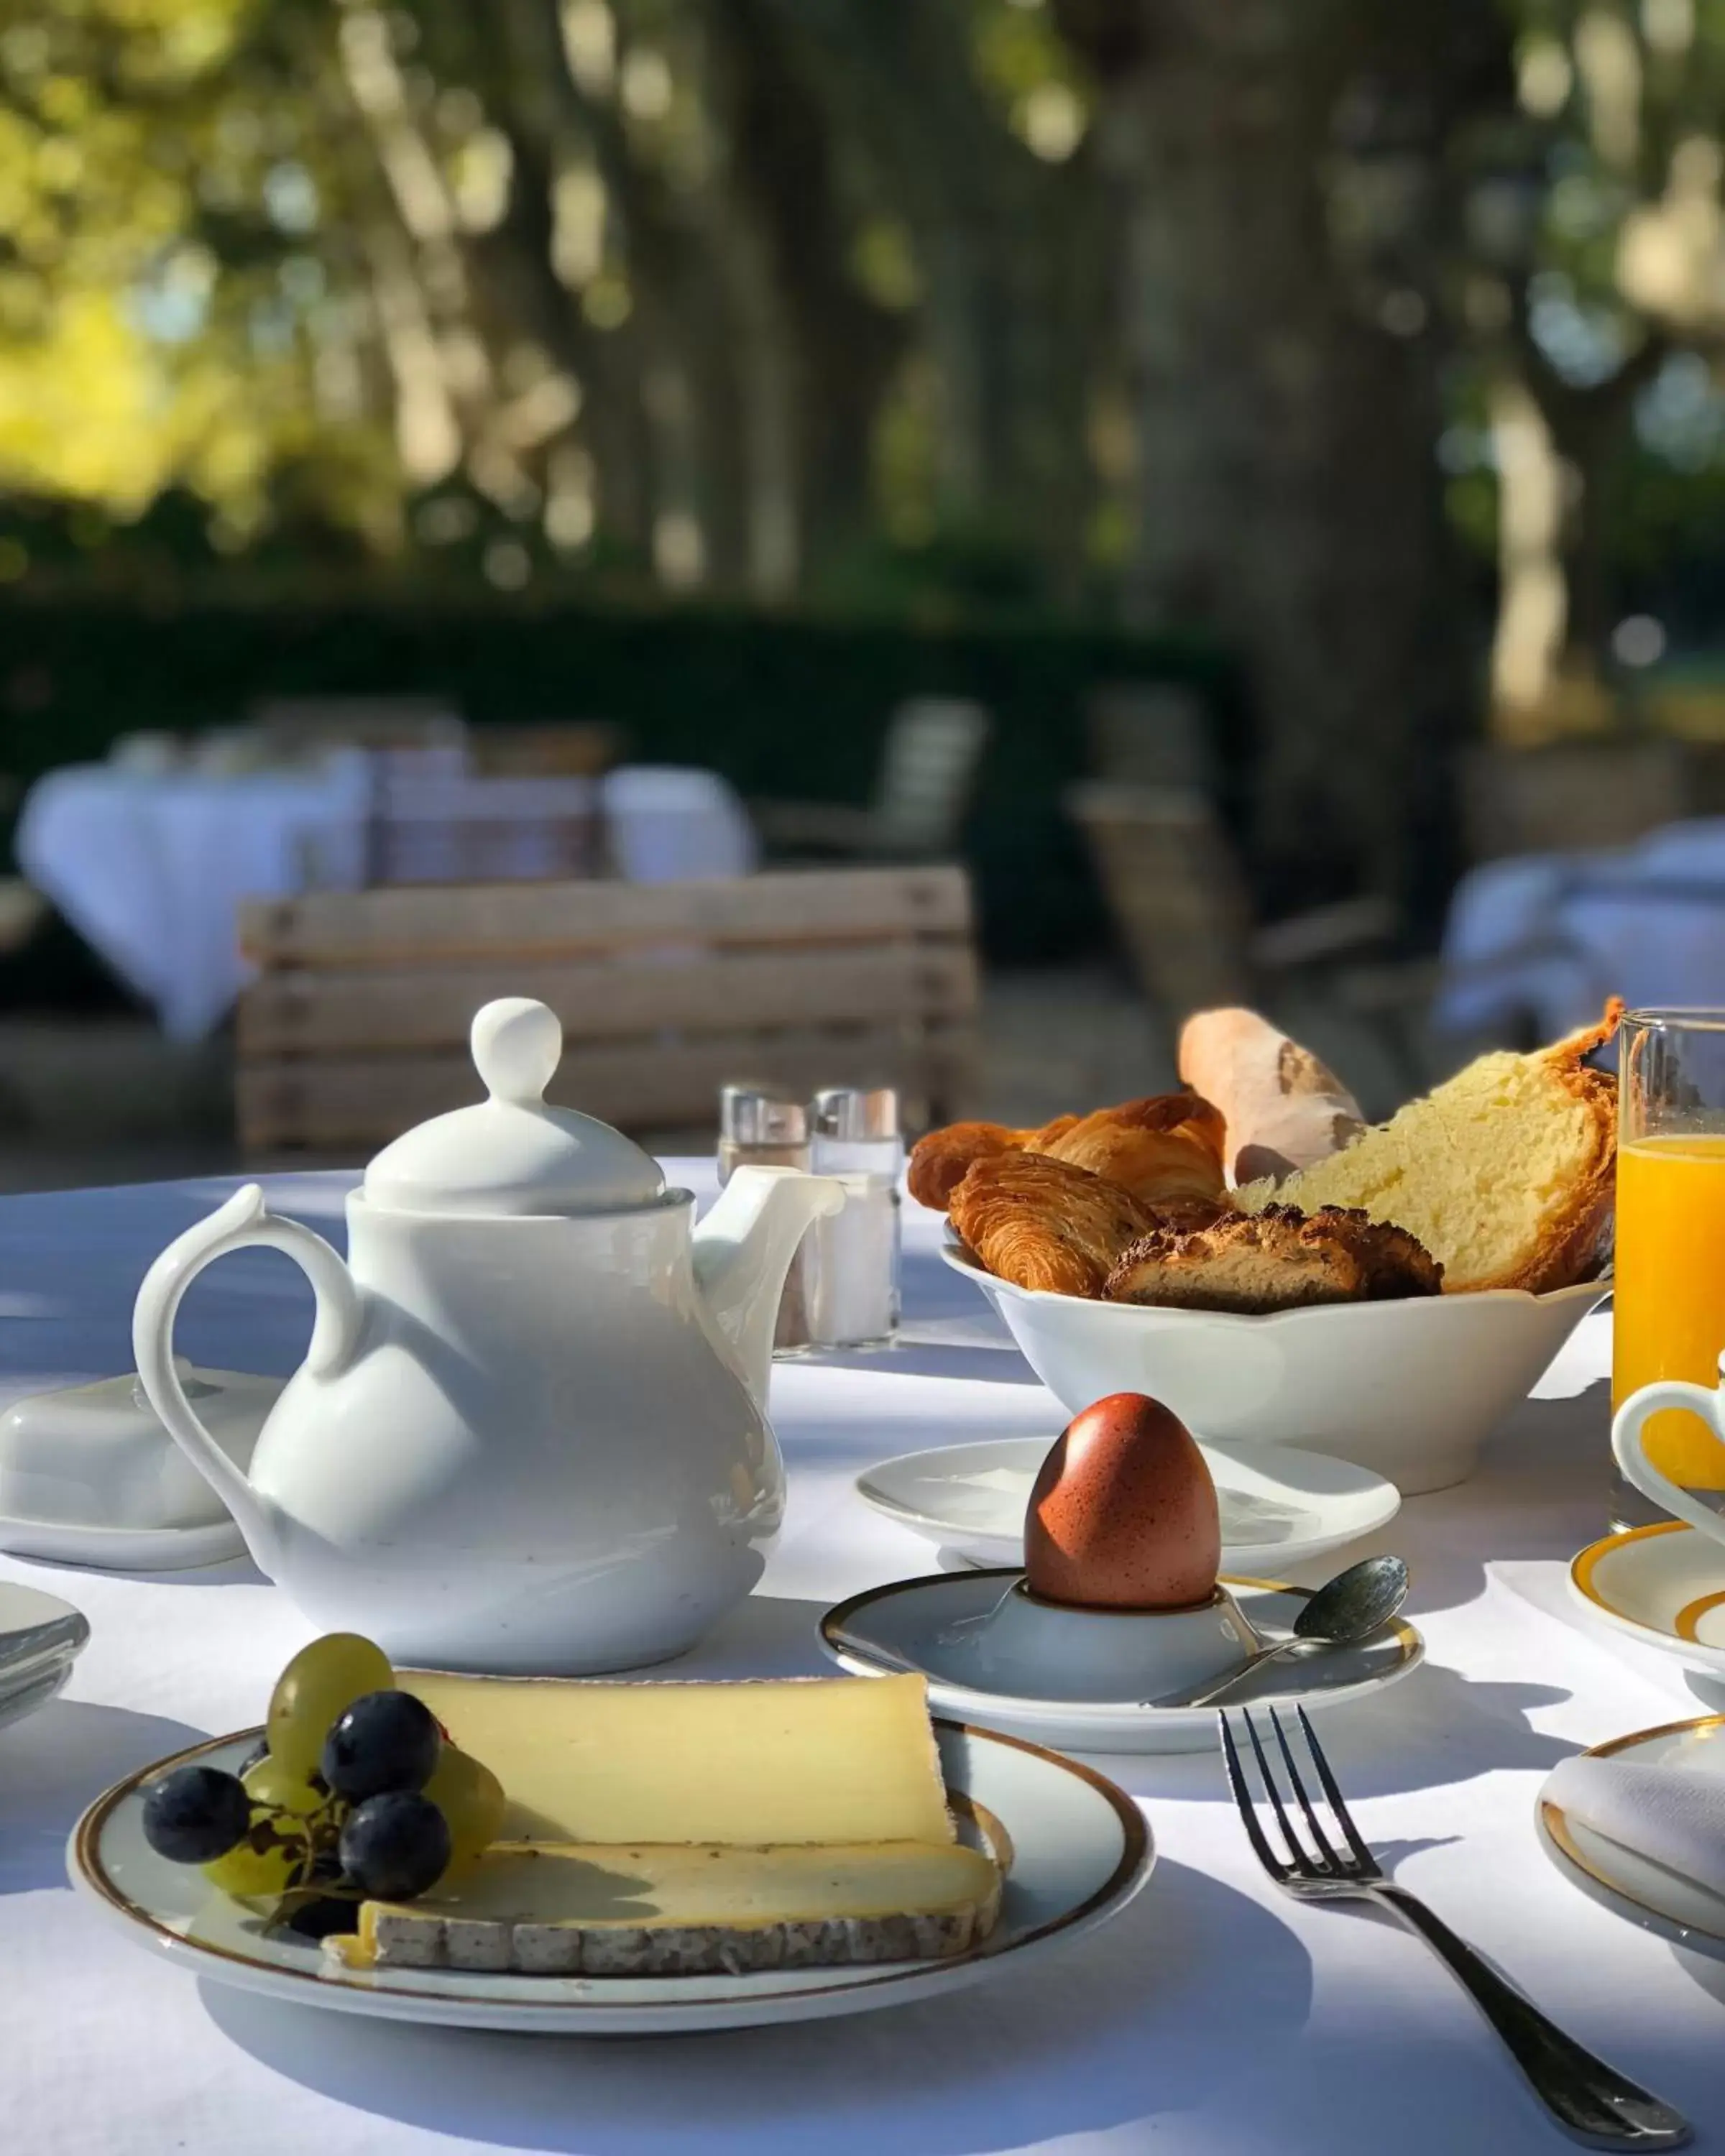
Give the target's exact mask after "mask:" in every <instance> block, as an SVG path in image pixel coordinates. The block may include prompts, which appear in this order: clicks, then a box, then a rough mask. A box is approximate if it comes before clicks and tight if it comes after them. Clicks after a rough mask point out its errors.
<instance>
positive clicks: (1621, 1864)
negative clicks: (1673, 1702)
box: [1535, 1714, 1725, 1961]
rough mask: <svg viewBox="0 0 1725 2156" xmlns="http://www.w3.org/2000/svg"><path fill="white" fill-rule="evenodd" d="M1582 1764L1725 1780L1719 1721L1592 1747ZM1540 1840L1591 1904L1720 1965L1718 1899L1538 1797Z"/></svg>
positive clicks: (1723, 1725)
mask: <svg viewBox="0 0 1725 2156" xmlns="http://www.w3.org/2000/svg"><path fill="white" fill-rule="evenodd" d="M1584 1756H1585V1757H1586V1758H1589V1759H1633V1760H1634V1761H1635V1763H1636V1764H1637V1765H1638V1766H1642V1767H1671V1768H1682V1769H1685V1770H1686V1771H1689V1772H1699V1773H1702V1774H1717V1775H1718V1776H1719V1777H1720V1778H1721V1779H1725V1715H1721V1714H1704V1715H1701V1716H1698V1717H1697V1718H1696V1719H1695V1720H1694V1721H1692V1722H1665V1723H1662V1724H1661V1726H1660V1727H1658V1728H1656V1729H1640V1730H1637V1731H1636V1732H1635V1733H1634V1734H1633V1735H1632V1736H1629V1737H1618V1738H1613V1740H1612V1741H1611V1743H1609V1744H1596V1745H1594V1748H1593V1749H1592V1750H1591V1751H1590V1752H1589V1753H1586V1754H1585V1755H1584ZM1535 1809H1536V1817H1537V1821H1538V1829H1539V1838H1540V1840H1541V1841H1542V1842H1543V1844H1544V1845H1545V1850H1546V1853H1547V1855H1548V1856H1550V1858H1551V1860H1552V1861H1553V1863H1554V1864H1555V1865H1556V1866H1557V1867H1558V1871H1561V1872H1562V1873H1563V1876H1565V1877H1566V1878H1567V1879H1568V1880H1569V1881H1571V1882H1572V1883H1573V1884H1574V1885H1575V1886H1579V1888H1580V1889H1581V1891H1582V1892H1583V1893H1584V1894H1586V1895H1587V1896H1588V1897H1589V1898H1590V1899H1591V1900H1593V1901H1595V1902H1600V1903H1602V1904H1603V1905H1604V1907H1606V1908H1608V1909H1612V1910H1615V1912H1616V1913H1617V1914H1618V1915H1619V1916H1620V1917H1627V1918H1628V1919H1629V1921H1630V1923H1632V1924H1639V1925H1640V1927H1641V1928H1642V1929H1643V1930H1644V1931H1650V1932H1655V1933H1657V1934H1658V1935H1659V1937H1660V1938H1664V1939H1669V1940H1670V1941H1671V1943H1672V1944H1673V1945H1676V1946H1683V1947H1688V1948H1692V1950H1693V1951H1694V1952H1695V1953H1703V1954H1708V1955H1711V1956H1712V1957H1713V1958H1715V1959H1717V1960H1721V1961H1725V1897H1721V1896H1719V1895H1717V1894H1714V1893H1712V1892H1709V1890H1708V1889H1707V1887H1705V1886H1700V1885H1698V1884H1697V1882H1696V1881H1694V1880H1692V1879H1685V1878H1684V1877H1683V1876H1681V1874H1680V1873H1678V1872H1676V1871H1669V1870H1667V1868H1666V1866H1664V1865H1662V1864H1656V1863H1655V1862H1654V1861H1653V1860H1652V1858H1651V1857H1648V1856H1641V1855H1640V1854H1639V1852H1637V1851H1635V1850H1633V1849H1625V1847H1624V1845H1622V1843H1621V1842H1617V1841H1613V1840H1611V1839H1610V1837H1609V1835H1603V1834H1598V1833H1595V1832H1594V1829H1593V1828H1591V1827H1589V1826H1586V1825H1583V1824H1582V1822H1581V1821H1580V1820H1577V1819H1574V1818H1572V1817H1571V1815H1569V1814H1568V1812H1566V1811H1565V1810H1563V1808H1562V1806H1561V1805H1558V1804H1553V1803H1552V1802H1551V1800H1550V1799H1548V1797H1546V1796H1544V1795H1543V1794H1542V1795H1541V1797H1540V1798H1539V1799H1538V1804H1537V1806H1536V1808H1535Z"/></svg>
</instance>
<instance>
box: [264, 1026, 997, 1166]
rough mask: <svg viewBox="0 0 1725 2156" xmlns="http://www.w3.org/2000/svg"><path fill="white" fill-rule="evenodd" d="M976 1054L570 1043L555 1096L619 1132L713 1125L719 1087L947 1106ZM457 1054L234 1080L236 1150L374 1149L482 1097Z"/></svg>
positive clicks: (835, 1034)
mask: <svg viewBox="0 0 1725 2156" xmlns="http://www.w3.org/2000/svg"><path fill="white" fill-rule="evenodd" d="M973 1048H974V1036H973V1032H972V1029H970V1028H969V1027H968V1025H964V1024H957V1025H942V1026H930V1027H927V1028H923V1029H903V1028H880V1027H867V1028H855V1029H852V1028H834V1029H832V1030H830V1031H829V1032H828V1033H825V1034H821V1033H818V1032H814V1031H805V1032H799V1033H795V1034H790V1033H783V1034H762V1035H760V1036H756V1037H749V1036H742V1037H734V1038H732V1039H706V1040H701V1041H690V1042H681V1043H676V1044H672V1045H665V1046H655V1047H643V1046H638V1045H624V1046H618V1045H573V1046H572V1047H571V1048H570V1050H568V1052H567V1054H566V1055H565V1056H564V1059H563V1062H562V1068H561V1069H560V1070H559V1071H558V1073H557V1078H556V1080H555V1081H554V1082H553V1084H552V1089H551V1097H552V1099H553V1100H554V1101H557V1102H559V1103H560V1104H562V1105H563V1106H571V1107H578V1108H582V1109H584V1110H585V1111H587V1112H588V1114H589V1115H594V1116H600V1117H601V1118H603V1120H604V1121H605V1122H609V1123H614V1124H617V1125H618V1126H619V1127H622V1128H624V1129H626V1130H646V1129H650V1128H652V1127H655V1126H658V1127H670V1126H673V1125H676V1124H696V1125H700V1126H701V1127H707V1126H711V1124H713V1123H714V1122H716V1109H717V1098H718V1089H719V1087H720V1086H723V1085H726V1084H727V1083H731V1082H733V1081H741V1082H744V1083H747V1082H753V1081H759V1082H762V1083H764V1084H768V1085H773V1086H783V1087H784V1088H785V1089H787V1090H788V1091H789V1092H791V1093H792V1095H793V1096H797V1097H805V1096H807V1095H808V1094H809V1093H811V1092H813V1091H815V1089H816V1088H817V1087H819V1086H831V1085H896V1086H899V1087H900V1088H901V1091H904V1092H905V1093H906V1096H913V1097H911V1098H907V1102H906V1106H907V1108H909V1109H910V1111H911V1112H912V1113H915V1112H916V1101H922V1100H927V1099H929V1098H931V1097H932V1098H936V1099H938V1100H941V1101H947V1100H948V1099H950V1097H951V1095H952V1090H953V1088H954V1087H955V1086H958V1085H962V1083H963V1079H964V1076H965V1075H966V1073H967V1071H968V1067H969V1064H970V1060H971V1057H972V1055H973ZM478 1090H479V1088H478V1086H477V1082H476V1081H475V1077H474V1073H473V1066H472V1065H471V1064H470V1062H469V1060H468V1059H467V1057H466V1056H465V1055H462V1054H458V1053H455V1052H453V1051H451V1052H436V1053H427V1054H421V1055H397V1056H379V1055H369V1056H352V1057H342V1058H331V1059H329V1060H321V1059H320V1060H303V1059H291V1060H282V1061H279V1062H262V1061H259V1062H254V1063H250V1064H248V1065H243V1066H242V1067H241V1069H240V1070H239V1119H240V1133H241V1139H242V1142H243V1144H244V1148H245V1150H246V1152H248V1153H249V1154H254V1155H255V1154H257V1153H259V1152H271V1151H275V1150H277V1149H279V1148H280V1147H285V1146H290V1145H297V1146H302V1147H312V1148H316V1149H318V1150H321V1151H328V1150H331V1149H334V1148H336V1147H353V1148H355V1149H357V1148H360V1147H371V1146H374V1145H376V1144H377V1143H379V1142H382V1141H384V1140H387V1139H388V1138H391V1137H394V1136H395V1135H396V1133H397V1132H400V1131H403V1130H405V1129H406V1128H407V1127H408V1126H409V1125H410V1124H413V1123H416V1122H420V1121H422V1120H423V1119H424V1117H425V1116H434V1115H439V1114H441V1113H443V1112H444V1111H446V1110H448V1109H450V1108H457V1107H461V1106H465V1105H466V1104H467V1103H468V1102H470V1101H472V1100H473V1099H474V1098H475V1096H476V1094H477V1092H478Z"/></svg>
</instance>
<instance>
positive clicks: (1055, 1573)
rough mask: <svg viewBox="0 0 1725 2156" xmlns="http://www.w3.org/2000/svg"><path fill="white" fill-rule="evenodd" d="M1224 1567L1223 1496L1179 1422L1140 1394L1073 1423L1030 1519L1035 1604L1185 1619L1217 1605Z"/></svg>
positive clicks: (1027, 1544) (1111, 1401) (1035, 1496)
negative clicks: (1175, 1613)
mask: <svg viewBox="0 0 1725 2156" xmlns="http://www.w3.org/2000/svg"><path fill="white" fill-rule="evenodd" d="M1221 1561H1222V1524H1221V1520H1220V1517H1219V1514H1218V1512H1217V1510H1216V1486H1215V1484H1214V1482H1213V1481H1211V1480H1210V1471H1209V1467H1208V1466H1206V1465H1205V1463H1204V1455H1203V1454H1202V1453H1201V1452H1200V1451H1199V1449H1198V1447H1197V1445H1195V1444H1194V1441H1193V1438H1192V1434H1191V1432H1190V1431H1189V1430H1188V1429H1187V1427H1186V1425H1185V1424H1184V1423H1183V1422H1182V1421H1181V1420H1180V1419H1179V1417H1178V1415H1175V1414H1171V1413H1170V1412H1169V1411H1168V1409H1167V1408H1165V1407H1163V1404H1162V1403H1161V1402H1160V1401H1159V1400H1153V1399H1148V1398H1147V1396H1146V1395H1145V1394H1142V1393H1111V1394H1109V1395H1108V1397H1107V1399H1103V1400H1096V1401H1094V1402H1093V1403H1092V1404H1091V1405H1090V1406H1089V1407H1087V1408H1086V1409H1085V1410H1084V1412H1083V1414H1079V1415H1075V1416H1074V1417H1073V1418H1072V1419H1071V1421H1070V1422H1069V1423H1068V1424H1067V1425H1066V1427H1065V1430H1063V1431H1062V1432H1061V1433H1060V1438H1059V1440H1058V1441H1057V1442H1056V1444H1055V1448H1054V1450H1053V1451H1051V1452H1050V1454H1049V1455H1048V1457H1047V1459H1046V1460H1044V1461H1043V1463H1042V1469H1041V1472H1040V1474H1039V1475H1038V1476H1037V1477H1036V1486H1035V1487H1034V1489H1033V1490H1032V1491H1031V1492H1030V1504H1029V1511H1028V1512H1026V1513H1025V1515H1024V1578H1025V1582H1026V1584H1028V1586H1029V1589H1030V1591H1031V1593H1032V1594H1040V1595H1041V1596H1043V1597H1044V1598H1045V1599H1046V1600H1048V1601H1050V1602H1069V1603H1080V1604H1088V1605H1090V1606H1091V1607H1092V1608H1096V1609H1183V1608H1187V1607H1189V1606H1190V1605H1191V1604H1194V1603H1197V1602H1207V1601H1208V1600H1209V1598H1210V1595H1211V1594H1213V1593H1214V1589H1215V1584H1216V1573H1217V1569H1218V1568H1219V1565H1220V1563H1221Z"/></svg>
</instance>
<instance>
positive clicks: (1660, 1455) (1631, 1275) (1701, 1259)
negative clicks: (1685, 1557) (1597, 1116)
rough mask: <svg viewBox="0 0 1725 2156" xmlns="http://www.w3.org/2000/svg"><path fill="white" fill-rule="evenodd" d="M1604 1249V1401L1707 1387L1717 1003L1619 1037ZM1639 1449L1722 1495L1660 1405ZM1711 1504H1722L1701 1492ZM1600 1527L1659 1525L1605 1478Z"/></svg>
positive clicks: (1719, 1310) (1720, 1211)
mask: <svg viewBox="0 0 1725 2156" xmlns="http://www.w3.org/2000/svg"><path fill="white" fill-rule="evenodd" d="M1617 1068H1618V1087H1617V1097H1618V1147H1617V1257H1616V1279H1615V1284H1614V1289H1613V1297H1612V1311H1613V1317H1612V1328H1611V1404H1612V1409H1613V1410H1614V1412H1615V1410H1616V1409H1618V1408H1620V1407H1621V1406H1622V1404H1623V1403H1624V1402H1625V1400H1626V1399H1628V1398H1629V1396H1630V1394H1631V1393H1633V1392H1635V1391H1637V1390H1638V1389H1640V1387H1641V1386H1643V1385H1649V1384H1652V1383H1655V1382H1656V1381H1657V1380H1659V1379H1661V1378H1683V1379H1686V1381H1687V1382H1688V1383H1691V1384H1697V1385H1706V1386H1708V1387H1712V1386H1713V1385H1716V1384H1717V1383H1718V1381H1719V1368H1720V1358H1721V1355H1722V1353H1725V1011H1705V1010H1643V1011H1631V1012H1630V1014H1629V1016H1628V1017H1627V1018H1626V1019H1625V1020H1624V1022H1623V1025H1622V1028H1621V1030H1620V1033H1619V1034H1618V1065H1617ZM1645 1446H1646V1452H1647V1456H1648V1458H1649V1460H1651V1462H1652V1463H1653V1465H1654V1466H1656V1467H1657V1468H1658V1469H1659V1470H1660V1471H1661V1473H1663V1474H1665V1475H1667V1476H1670V1477H1671V1481H1673V1482H1677V1483H1681V1485H1682V1486H1683V1487H1684V1488H1686V1489H1688V1490H1695V1491H1708V1492H1720V1493H1725V1444H1722V1443H1721V1442H1720V1440H1718V1439H1717V1437H1716V1436H1715V1435H1713V1433H1712V1430H1710V1429H1709V1428H1708V1426H1707V1424H1706V1423H1704V1422H1703V1421H1702V1419H1701V1417H1700V1416H1699V1415H1695V1414H1690V1413H1689V1412H1688V1411H1687V1410H1686V1409H1683V1408H1668V1409H1666V1410H1665V1411H1664V1412H1663V1413H1662V1414H1656V1415H1655V1416H1653V1417H1652V1418H1651V1420H1650V1421H1649V1422H1648V1424H1647V1425H1646V1430H1645ZM1712 1501H1713V1502H1715V1503H1718V1502H1720V1501H1721V1500H1720V1499H1719V1498H1714V1499H1713V1500H1712ZM1612 1514H1613V1524H1614V1526H1616V1527H1635V1526H1641V1525H1645V1524H1646V1523H1647V1522H1649V1521H1651V1520H1655V1519H1663V1518H1664V1517H1666V1515H1665V1514H1664V1513H1662V1512H1659V1511H1658V1510H1657V1509H1656V1507H1654V1506H1653V1505H1652V1503H1651V1500H1649V1499H1648V1498H1646V1497H1644V1496H1642V1495H1641V1494H1640V1491H1637V1490H1635V1489H1634V1488H1632V1487H1631V1486H1630V1484H1629V1483H1628V1482H1626V1481H1624V1479H1623V1477H1622V1476H1619V1477H1618V1478H1617V1484H1616V1489H1615V1497H1614V1501H1613V1508H1612Z"/></svg>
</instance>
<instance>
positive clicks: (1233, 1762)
mask: <svg viewBox="0 0 1725 2156" xmlns="http://www.w3.org/2000/svg"><path fill="white" fill-rule="evenodd" d="M1216 1719H1217V1721H1218V1722H1219V1723H1220V1724H1221V1726H1222V1755H1223V1758H1224V1760H1225V1762H1226V1763H1227V1768H1228V1786H1229V1788H1230V1789H1232V1790H1233V1792H1234V1802H1235V1807H1236V1809H1238V1811H1239V1813H1240V1824H1241V1825H1243V1826H1244V1827H1245V1830H1246V1839H1247V1840H1248V1841H1250V1843H1251V1845H1252V1848H1253V1851H1254V1852H1255V1855H1256V1856H1257V1859H1258V1861H1259V1863H1260V1864H1261V1865H1262V1866H1263V1867H1264V1869H1265V1870H1266V1871H1267V1872H1268V1873H1269V1874H1270V1876H1271V1878H1272V1879H1274V1880H1276V1881H1278V1882H1280V1881H1282V1880H1285V1879H1286V1877H1287V1876H1288V1867H1287V1866H1286V1864H1284V1863H1283V1862H1282V1861H1281V1859H1280V1858H1279V1857H1278V1856H1276V1852H1275V1851H1273V1850H1272V1849H1271V1846H1270V1844H1269V1841H1268V1840H1266V1836H1265V1833H1264V1830H1263V1828H1262V1827H1261V1826H1260V1825H1259V1824H1258V1808H1257V1806H1256V1805H1255V1804H1254V1803H1253V1802H1252V1793H1251V1791H1250V1789H1248V1788H1247V1787H1246V1779H1245V1768H1243V1767H1242V1766H1241V1764H1240V1753H1239V1752H1238V1751H1237V1750H1236V1749H1235V1743H1234V1732H1233V1731H1232V1730H1231V1729H1230V1727H1229V1726H1228V1717H1227V1716H1226V1714H1225V1713H1224V1712H1221V1710H1220V1709H1218V1711H1217V1714H1216Z"/></svg>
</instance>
